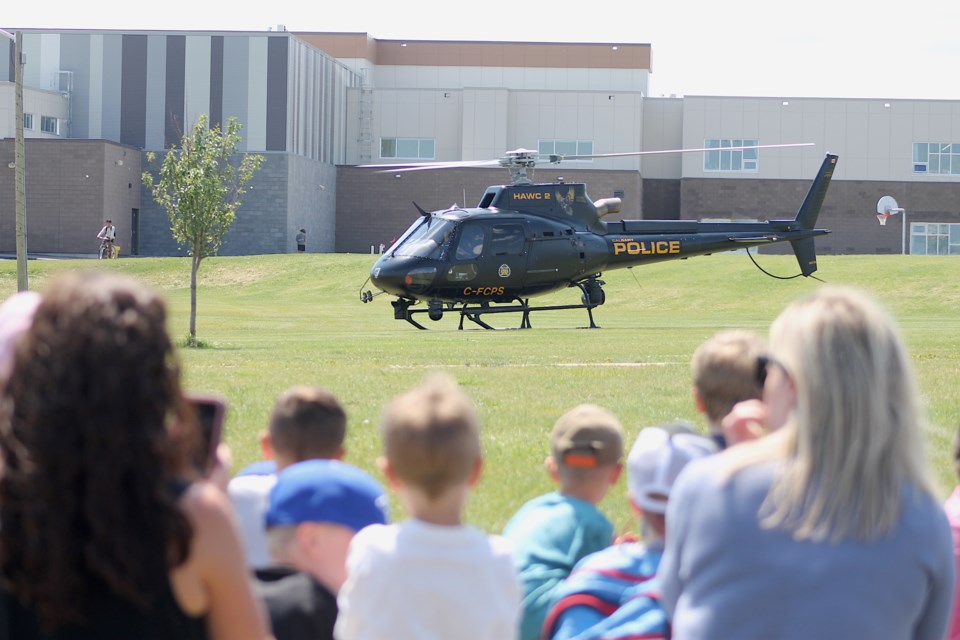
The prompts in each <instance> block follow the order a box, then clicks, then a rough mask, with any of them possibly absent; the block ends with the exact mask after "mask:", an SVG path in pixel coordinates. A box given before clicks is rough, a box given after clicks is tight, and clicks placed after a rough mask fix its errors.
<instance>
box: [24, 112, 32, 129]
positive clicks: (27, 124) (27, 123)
mask: <svg viewBox="0 0 960 640" xmlns="http://www.w3.org/2000/svg"><path fill="white" fill-rule="evenodd" d="M23 128H24V129H33V114H32V113H25V114H23Z"/></svg>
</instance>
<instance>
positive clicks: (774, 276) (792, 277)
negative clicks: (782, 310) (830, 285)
mask: <svg viewBox="0 0 960 640" xmlns="http://www.w3.org/2000/svg"><path fill="white" fill-rule="evenodd" d="M744 250H745V251H746V252H747V256H749V258H750V262H752V263H753V266H755V267H756V268H757V269H760V271H762V272H763V273H765V274H766V275H768V276H770V277H771V278H776V279H777V280H793V279H794V278H799V277H800V276H802V275H803V274H802V273H795V274H794V275H792V276H778V275H776V274H775V273H770V272H769V271H767V270H766V269H764V268H763V267H761V266H760V265H759V263H757V261H756V260H755V259H754V257H753V254H752V253H750V247H747V248H746V249H744ZM807 277H808V278H813V279H814V280H820V278H818V277H817V276H815V275H812V274H811V275H809V276H807ZM820 282H823V280H820ZM824 284H826V283H824Z"/></svg>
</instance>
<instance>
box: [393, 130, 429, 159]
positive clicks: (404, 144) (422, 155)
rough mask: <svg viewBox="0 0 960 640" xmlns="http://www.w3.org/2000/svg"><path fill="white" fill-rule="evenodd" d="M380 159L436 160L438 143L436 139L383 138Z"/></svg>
mask: <svg viewBox="0 0 960 640" xmlns="http://www.w3.org/2000/svg"><path fill="white" fill-rule="evenodd" d="M391 147H392V148H391ZM414 149H415V150H414ZM401 152H402V153H401ZM411 152H412V153H411ZM391 154H392V155H391ZM380 158H381V159H383V160H436V159H437V141H436V139H434V138H403V137H399V136H392V137H391V136H383V137H381V138H380Z"/></svg>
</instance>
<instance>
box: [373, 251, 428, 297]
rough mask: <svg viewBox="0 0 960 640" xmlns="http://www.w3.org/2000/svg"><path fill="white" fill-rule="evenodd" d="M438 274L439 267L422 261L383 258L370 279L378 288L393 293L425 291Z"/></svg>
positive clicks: (375, 266)
mask: <svg viewBox="0 0 960 640" xmlns="http://www.w3.org/2000/svg"><path fill="white" fill-rule="evenodd" d="M436 276H437V268H436V267H435V266H432V265H424V264H422V261H417V263H411V262H410V261H408V260H402V259H397V258H386V257H385V258H381V259H380V260H378V261H377V262H376V264H374V265H373V269H371V271H370V280H371V281H372V282H373V284H374V286H376V287H377V288H378V289H380V290H382V291H385V292H387V293H392V294H393V295H398V296H401V295H407V296H409V295H416V294H421V293H425V292H426V291H427V289H429V287H430V285H432V284H433V281H434V279H435V278H436Z"/></svg>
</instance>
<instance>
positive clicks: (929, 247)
mask: <svg viewBox="0 0 960 640" xmlns="http://www.w3.org/2000/svg"><path fill="white" fill-rule="evenodd" d="M910 253H914V254H917V255H931V256H960V223H945V222H913V223H911V224H910Z"/></svg>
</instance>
